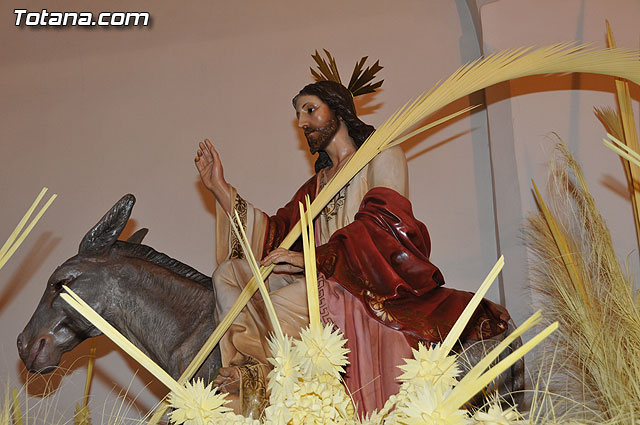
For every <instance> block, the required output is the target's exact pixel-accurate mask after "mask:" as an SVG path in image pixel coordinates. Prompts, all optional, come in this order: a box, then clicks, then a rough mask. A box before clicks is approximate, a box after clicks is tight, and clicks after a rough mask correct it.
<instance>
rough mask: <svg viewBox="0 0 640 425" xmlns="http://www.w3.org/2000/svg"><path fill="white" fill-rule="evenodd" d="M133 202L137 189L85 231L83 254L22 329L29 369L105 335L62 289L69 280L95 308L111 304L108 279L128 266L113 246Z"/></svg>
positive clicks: (54, 280)
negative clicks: (67, 299)
mask: <svg viewBox="0 0 640 425" xmlns="http://www.w3.org/2000/svg"><path fill="white" fill-rule="evenodd" d="M134 203H135V197H134V196H133V195H130V194H129V195H125V196H124V197H122V199H120V200H119V201H118V202H117V203H116V204H115V205H114V206H113V208H111V210H109V211H108V212H107V213H106V214H105V215H104V217H102V219H101V220H100V221H99V222H98V224H96V225H95V226H94V227H93V228H92V229H91V230H89V232H88V233H87V234H86V235H85V236H84V238H83V239H82V242H80V248H79V249H78V255H76V256H74V257H72V258H70V259H68V260H67V261H65V262H64V263H63V264H62V265H61V266H60V267H58V268H57V269H56V270H55V271H54V272H53V274H52V275H51V277H50V278H49V281H48V282H47V287H46V289H45V291H44V294H43V295H42V299H41V300H40V303H39V304H38V307H37V308H36V311H35V313H33V316H32V317H31V320H29V323H27V326H26V327H25V328H24V330H23V331H22V333H21V334H20V335H18V352H19V353H20V358H21V359H22V361H23V362H24V364H25V366H26V367H27V369H29V371H31V372H40V373H48V372H51V371H52V370H54V369H55V368H56V366H57V365H58V364H59V363H60V357H61V355H62V353H65V352H67V351H70V350H72V349H73V348H74V347H75V346H76V345H78V344H79V343H80V342H82V341H84V340H85V339H87V338H90V337H94V336H98V335H100V331H99V330H98V329H96V328H95V327H94V326H92V325H91V324H90V323H89V322H88V321H87V320H85V319H84V318H83V317H82V316H81V315H79V314H78V313H77V312H76V311H75V310H74V309H73V308H71V307H70V306H69V305H68V304H67V303H66V302H65V301H64V300H62V298H61V297H59V296H58V295H60V292H61V291H62V290H63V289H62V287H63V285H68V286H69V287H71V288H72V289H73V290H74V291H75V292H76V293H77V294H78V295H80V297H82V298H83V299H84V300H85V301H86V302H87V303H88V304H89V305H90V306H91V307H92V308H93V309H94V310H96V311H98V312H99V313H103V312H104V311H105V310H106V309H108V305H109V301H110V300H112V299H114V297H116V296H118V295H117V294H114V293H113V291H114V290H115V289H114V288H113V287H112V285H109V284H108V283H109V281H111V280H113V279H117V278H118V275H121V274H122V273H126V271H127V270H126V266H123V265H122V263H117V261H116V259H115V258H114V255H112V253H111V248H112V247H113V244H114V243H115V242H116V240H117V239H118V237H119V236H120V233H122V230H123V229H124V227H125V225H126V224H127V221H128V220H129V216H130V215H131V210H132V209H133V204H134ZM144 234H146V229H142V231H139V232H136V234H134V235H133V236H132V237H131V239H132V241H133V240H135V242H137V243H140V242H141V240H142V238H143V237H144Z"/></svg>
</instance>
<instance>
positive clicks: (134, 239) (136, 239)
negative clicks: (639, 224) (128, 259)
mask: <svg viewBox="0 0 640 425" xmlns="http://www.w3.org/2000/svg"><path fill="white" fill-rule="evenodd" d="M147 233H149V229H147V228H142V229H139V230H136V232H135V233H134V234H133V235H131V236H129V238H128V239H127V242H129V243H135V244H141V243H142V241H143V240H144V237H145V236H147Z"/></svg>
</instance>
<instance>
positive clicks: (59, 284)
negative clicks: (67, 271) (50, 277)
mask: <svg viewBox="0 0 640 425" xmlns="http://www.w3.org/2000/svg"><path fill="white" fill-rule="evenodd" d="M69 282H71V279H62V280H59V281H57V282H56V283H54V284H53V287H54V289H55V290H56V291H61V290H62V286H63V285H67V284H68V283H69Z"/></svg>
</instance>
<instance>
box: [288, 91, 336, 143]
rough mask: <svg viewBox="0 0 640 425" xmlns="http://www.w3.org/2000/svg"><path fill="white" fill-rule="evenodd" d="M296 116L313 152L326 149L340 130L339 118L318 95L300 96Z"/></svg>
mask: <svg viewBox="0 0 640 425" xmlns="http://www.w3.org/2000/svg"><path fill="white" fill-rule="evenodd" d="M296 117H297V118H298V127H300V128H301V129H302V130H303V131H304V137H306V139H307V143H308V144H309V150H310V151H311V153H312V154H313V153H316V152H318V151H321V150H325V148H326V147H327V146H328V145H329V143H331V141H332V140H333V138H334V136H335V135H336V133H337V131H338V127H339V122H338V119H337V118H336V116H335V114H334V113H333V111H332V110H331V109H330V108H329V106H327V104H326V103H324V102H323V101H322V100H320V98H318V97H317V96H313V95H302V96H300V97H298V100H297V102H296Z"/></svg>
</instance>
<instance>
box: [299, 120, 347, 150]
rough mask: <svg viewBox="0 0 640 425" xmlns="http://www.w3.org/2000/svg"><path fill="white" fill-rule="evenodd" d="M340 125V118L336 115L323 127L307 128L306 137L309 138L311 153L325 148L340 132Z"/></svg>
mask: <svg viewBox="0 0 640 425" xmlns="http://www.w3.org/2000/svg"><path fill="white" fill-rule="evenodd" d="M338 125H339V123H338V119H337V118H336V117H335V115H334V116H332V117H331V119H330V120H329V121H327V123H326V125H324V126H323V127H320V128H308V129H305V131H304V137H305V138H306V139H307V144H308V145H309V151H311V154H315V153H317V152H318V151H323V150H325V148H326V147H327V146H328V145H329V143H330V142H331V140H332V139H333V137H334V136H335V135H336V133H337V132H338Z"/></svg>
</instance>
